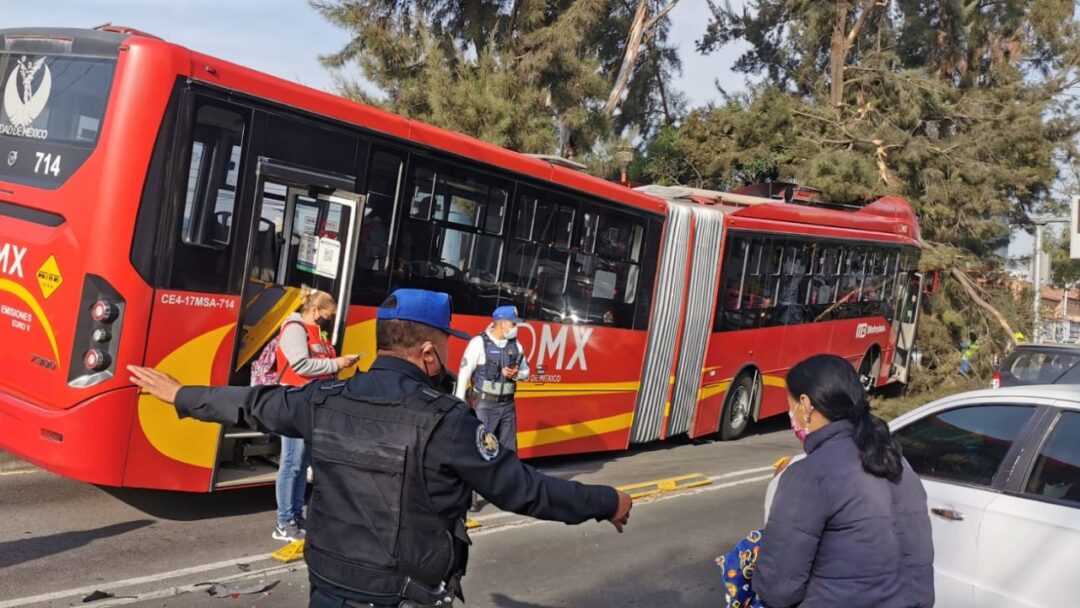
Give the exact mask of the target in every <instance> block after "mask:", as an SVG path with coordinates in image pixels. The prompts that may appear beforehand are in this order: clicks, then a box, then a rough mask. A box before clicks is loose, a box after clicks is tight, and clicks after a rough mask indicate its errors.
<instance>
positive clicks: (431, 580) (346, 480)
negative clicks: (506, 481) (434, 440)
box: [304, 383, 469, 605]
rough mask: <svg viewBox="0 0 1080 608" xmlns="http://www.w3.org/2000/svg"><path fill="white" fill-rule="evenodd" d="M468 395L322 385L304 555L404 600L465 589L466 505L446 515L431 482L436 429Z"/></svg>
mask: <svg viewBox="0 0 1080 608" xmlns="http://www.w3.org/2000/svg"><path fill="white" fill-rule="evenodd" d="M459 406H461V402H460V401H458V400H457V399H454V398H453V397H451V396H449V395H444V394H441V393H438V392H436V391H435V390H433V389H424V390H423V391H421V392H420V393H419V394H417V395H413V396H410V397H408V398H405V399H404V400H402V399H400V398H397V399H376V398H373V397H367V396H363V395H356V394H353V393H350V392H349V391H348V389H347V388H346V386H345V384H344V383H334V384H331V385H329V386H325V387H322V388H320V390H319V393H318V394H317V395H316V397H315V399H314V406H313V408H312V416H313V420H312V439H311V461H312V466H313V467H314V470H315V475H314V492H313V494H312V497H311V504H310V506H309V511H310V521H309V528H308V533H307V540H306V542H305V546H304V557H305V558H306V560H307V563H308V568H309V569H310V570H311V572H312V574H314V575H316V576H318V577H319V578H321V579H323V580H325V581H327V582H329V583H331V584H333V585H336V586H338V587H341V588H343V589H348V590H351V591H355V592H357V593H361V594H363V595H365V596H367V597H370V598H373V599H380V598H385V600H386V603H388V604H394V605H396V604H397V603H398V602H400V601H401V600H403V599H408V600H410V601H413V602H416V603H419V604H435V603H436V602H439V601H442V602H443V603H444V604H448V603H449V601H448V600H449V598H450V597H451V596H453V595H457V596H459V597H460V595H461V592H460V579H461V576H462V575H464V573H465V563H466V561H467V559H468V543H469V540H468V535H467V533H466V531H465V520H464V518H465V511H466V509H467V508H468V503H467V502H464V503H463V504H462V505H461V514H460V516H455V517H453V518H451V519H447V518H446V517H443V516H442V515H440V514H439V513H438V512H437V511H436V510H435V507H434V506H433V505H432V503H431V499H430V498H429V497H428V493H427V489H426V488H425V486H424V471H423V466H424V464H423V463H424V452H425V450H426V448H427V445H428V440H429V439H430V438H431V434H432V432H433V431H434V429H435V427H436V426H437V425H438V424H439V422H440V421H441V420H442V419H443V417H444V416H446V414H447V413H448V412H450V411H451V410H453V409H454V408H455V407H459Z"/></svg>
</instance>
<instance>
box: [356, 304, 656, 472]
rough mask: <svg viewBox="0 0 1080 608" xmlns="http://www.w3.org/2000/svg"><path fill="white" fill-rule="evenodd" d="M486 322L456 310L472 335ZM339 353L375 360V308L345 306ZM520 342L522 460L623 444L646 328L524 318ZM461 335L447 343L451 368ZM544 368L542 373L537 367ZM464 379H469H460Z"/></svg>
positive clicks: (363, 363) (367, 362)
mask: <svg viewBox="0 0 1080 608" xmlns="http://www.w3.org/2000/svg"><path fill="white" fill-rule="evenodd" d="M489 323H490V320H489V319H487V318H484V317H476V316H464V315H454V319H453V324H454V327H455V328H457V329H461V330H463V331H466V332H468V333H470V334H479V333H480V332H482V331H484V330H485V329H486V328H487V326H488V324H489ZM347 324H348V327H347V329H346V332H345V339H344V343H343V345H342V352H346V353H357V354H360V353H363V357H361V359H360V362H359V368H360V369H361V370H366V369H368V368H369V367H370V366H371V364H372V362H374V359H375V350H376V349H375V309H374V308H371V307H362V306H351V307H350V308H349V315H348V321H347ZM518 340H519V341H520V343H521V347H522V349H523V350H524V351H525V355H526V357H527V358H528V361H529V367H530V368H531V370H532V373H533V375H532V376H531V377H530V379H529V380H528V381H525V382H522V383H521V384H520V385H519V387H518V395H517V416H518V448H519V454H520V455H521V457H522V458H531V457H537V456H551V455H557V454H576V453H582V452H595V451H609V450H621V449H625V448H626V445H627V443H628V441H629V433H630V426H631V424H632V422H633V416H634V404H635V402H636V399H637V390H638V387H639V386H640V379H639V374H640V369H641V361H642V358H643V356H644V349H645V340H646V336H645V332H643V331H635V330H625V329H612V328H606V327H599V326H586V325H569V324H559V323H541V322H537V321H529V322H526V323H523V324H522V325H521V326H520V328H519V330H518ZM465 346H466V342H465V341H464V340H456V339H451V340H450V361H448V362H447V366H448V367H449V368H450V369H449V371H451V372H453V373H455V374H456V373H457V371H458V365H457V364H458V362H459V361H460V360H461V357H462V355H463V354H464V352H465ZM541 367H542V368H543V369H544V371H545V373H544V374H543V375H540V374H539V373H538V369H539V368H541ZM458 381H459V382H462V381H464V382H468V378H459V379H458Z"/></svg>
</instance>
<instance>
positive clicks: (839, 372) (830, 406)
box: [787, 355, 904, 483]
mask: <svg viewBox="0 0 1080 608" xmlns="http://www.w3.org/2000/svg"><path fill="white" fill-rule="evenodd" d="M787 389H788V393H790V394H791V397H792V398H793V399H795V400H798V399H799V397H800V396H801V395H806V396H807V397H809V398H810V403H811V405H813V407H814V409H815V410H817V411H819V412H821V414H822V415H824V416H825V417H826V418H828V419H829V420H830V421H837V420H850V421H851V424H852V425H854V427H855V431H854V434H853V438H854V439H855V446H856V447H857V448H859V454H860V456H861V457H862V466H863V470H865V471H866V472H867V473H870V474H871V475H875V476H877V477H884V478H885V479H888V480H889V481H892V482H894V483H895V482H897V481H900V475H901V473H903V471H904V465H903V460H902V458H903V455H902V453H901V451H900V446H899V445H898V444H897V443H896V441H895V440H894V439H893V437H892V434H891V433H889V426H888V425H887V424H885V421H884V420H882V419H881V418H878V417H877V416H875V415H873V414H872V413H870V402H869V401H868V400H867V398H866V389H864V388H863V385H862V383H861V382H859V375H858V373H856V372H855V368H854V367H852V366H851V364H850V363H848V362H847V361H845V360H844V359H841V358H840V357H837V356H836V355H814V356H813V357H810V358H809V359H807V360H805V361H803V362H801V363H799V364H798V365H796V366H795V367H793V368H791V371H789V372H788V375H787Z"/></svg>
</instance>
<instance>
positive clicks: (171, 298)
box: [0, 27, 923, 491]
mask: <svg viewBox="0 0 1080 608" xmlns="http://www.w3.org/2000/svg"><path fill="white" fill-rule="evenodd" d="M0 38H2V40H3V46H2V47H0V86H2V87H3V97H2V100H3V104H2V106H0V319H2V320H0V341H2V342H3V344H4V345H5V346H4V348H3V349H2V351H0V448H2V449H4V450H8V451H10V452H12V453H14V454H16V455H18V456H21V457H23V458H25V459H27V460H29V461H30V462H33V463H35V464H37V465H39V466H41V467H43V468H45V469H47V470H49V471H52V472H55V473H58V474H61V475H64V476H67V477H71V478H74V479H79V480H83V481H87V482H92V483H97V484H105V485H112V486H130V487H144V488H163V489H174V490H186V491H210V490H214V489H221V488H230V487H241V486H247V485H253V484H259V483H268V482H272V480H273V477H274V471H275V470H276V465H275V464H274V457H275V451H276V446H277V442H274V441H271V440H270V438H269V437H267V436H265V435H262V434H260V433H256V432H252V431H249V430H245V429H238V428H229V427H227V426H221V425H217V424H209V423H204V422H198V421H195V420H190V419H183V420H181V419H178V418H177V416H176V413H175V411H174V409H173V408H172V407H170V406H168V405H165V404H164V403H161V402H159V401H157V400H155V399H154V398H152V397H150V396H148V395H140V394H139V391H138V390H137V389H136V388H135V387H133V386H132V385H131V384H130V383H129V382H128V379H127V375H126V374H125V373H122V372H119V371H118V370H123V369H124V367H125V366H126V365H128V364H140V365H149V366H153V367H156V368H158V369H160V370H162V371H165V372H168V373H170V374H172V375H174V376H176V377H177V378H179V379H180V380H182V381H183V382H185V383H188V384H230V383H231V384H246V383H247V382H248V378H249V368H250V364H251V362H252V361H253V359H255V358H257V356H258V354H259V352H260V350H261V349H262V347H263V345H264V344H266V343H267V342H268V341H269V340H270V338H271V337H272V336H273V335H274V334H275V333H276V332H277V330H278V327H279V326H280V324H281V321H282V320H283V319H284V317H285V316H286V315H287V314H288V313H289V312H291V311H293V310H294V309H295V308H296V305H297V301H298V295H299V294H298V292H299V287H300V286H301V285H311V286H314V287H317V288H319V289H323V290H326V291H328V292H330V293H331V294H333V295H334V296H335V297H336V298H337V300H338V301H339V302H342V303H343V304H346V303H347V305H342V306H340V307H339V312H338V318H337V319H336V323H335V326H334V329H333V332H332V338H333V341H334V342H335V344H336V345H337V346H338V347H339V351H340V352H349V353H361V352H363V353H366V354H365V355H364V356H363V358H362V359H361V362H360V367H361V369H365V368H366V367H367V366H369V365H370V364H371V362H372V360H373V359H374V356H375V345H374V333H375V332H374V324H375V320H374V319H375V312H376V307H377V306H378V305H379V303H381V302H382V300H383V299H384V298H385V297H386V295H387V294H388V293H389V292H390V291H391V290H392V289H394V288H397V287H404V286H411V287H422V288H427V289H433V290H439V291H445V292H448V293H450V294H451V295H452V297H453V302H454V306H455V313H456V315H457V317H458V319H457V320H456V321H455V323H457V324H459V325H461V326H462V327H463V328H465V329H468V330H473V331H476V332H479V331H481V330H482V329H483V328H484V327H485V326H486V325H487V323H488V316H489V315H490V313H491V311H492V310H493V309H494V308H495V307H496V306H498V305H502V304H514V305H517V307H518V309H519V311H521V313H522V314H523V316H524V317H525V319H526V322H525V323H524V325H523V326H522V328H521V329H520V331H519V336H520V338H519V339H520V341H521V343H522V346H523V348H524V350H525V352H526V354H527V355H528V357H529V360H530V361H531V362H532V364H533V368H534V370H533V371H534V375H533V377H531V378H529V379H528V381H527V382H525V383H524V384H523V385H522V387H521V389H520V390H519V394H518V396H519V399H518V417H519V437H518V445H519V449H520V452H521V455H522V456H523V457H526V458H528V457H537V456H546V455H554V454H570V453H580V452H590V451H600V450H621V449H625V448H627V447H628V446H629V445H630V444H632V443H641V442H648V441H654V440H659V439H664V438H666V437H671V436H675V435H689V436H691V437H699V436H705V435H710V434H714V433H719V434H720V435H721V436H722V437H723V438H729V439H730V438H735V437H738V436H739V435H740V434H741V433H742V432H743V431H744V430H745V429H746V427H747V424H748V423H749V422H750V421H751V420H757V419H761V418H766V417H769V416H773V415H777V414H782V413H783V412H785V411H786V407H787V406H786V401H785V393H784V380H783V378H784V375H785V373H786V370H787V369H788V368H789V367H790V366H791V365H793V364H794V363H795V362H797V361H799V360H800V359H803V358H805V357H807V356H809V355H811V354H815V353H821V352H829V353H835V354H839V355H841V356H843V357H845V358H847V359H848V360H850V361H851V362H852V364H853V365H855V366H856V367H857V368H858V369H859V370H860V372H861V374H862V376H863V378H864V380H865V382H866V383H867V385H868V386H880V385H884V384H887V383H890V382H894V381H898V382H904V381H906V379H907V375H908V366H909V363H910V359H911V354H912V341H913V339H914V335H915V327H916V323H917V320H918V311H919V300H920V297H921V295H922V292H923V290H922V280H923V279H922V276H921V275H920V274H919V273H918V272H917V268H916V260H917V258H918V255H919V252H918V242H919V228H918V225H917V223H916V220H915V217H914V215H913V214H912V212H911V210H910V208H909V206H908V205H907V203H906V202H904V201H903V200H899V199H895V198H881V199H879V200H877V201H876V202H873V203H871V204H869V205H866V206H864V207H861V208H846V207H840V206H836V205H830V204H827V203H825V202H822V201H819V200H817V197H816V196H815V194H814V193H813V192H810V191H806V190H801V189H796V188H792V187H790V186H785V185H783V184H773V185H771V186H763V187H759V188H752V189H747V190H744V191H740V192H736V193H721V192H710V191H701V190H691V189H686V188H660V187H646V188H642V189H638V190H637V191H635V190H632V189H629V188H626V187H623V186H621V185H618V184H613V183H609V182H606V181H603V180H599V179H595V178H592V177H590V176H588V175H586V174H584V173H582V172H580V171H577V170H574V169H573V168H570V167H567V166H565V164H564V163H562V162H559V161H558V159H548V158H536V157H530V156H525V155H521V154H517V153H514V152H510V151H507V150H504V149H501V148H498V147H495V146H492V145H488V144H485V143H482V142H480V141H477V140H475V139H471V138H469V137H466V136H463V135H459V134H455V133H450V132H446V131H443V130H440V129H437V128H434V127H431V126H427V125H424V124H421V123H418V122H414V121H410V120H407V119H405V118H402V117H400V116H395V115H392V114H389V113H386V112H383V111H380V110H378V109H375V108H372V107H368V106H365V105H361V104H358V103H355V102H352V101H348V100H345V99H342V98H339V97H336V96H333V95H330V94H327V93H324V92H320V91H316V90H313V89H309V88H306V87H303V86H299V85H297V84H294V83H290V82H287V81H284V80H281V79H278V78H274V77H271V76H267V75H265V74H261V73H258V72H255V71H253V70H249V69H246V68H243V67H240V66H237V65H234V64H231V63H228V62H225V61H221V60H219V59H215V58H213V57H208V56H206V55H202V54H199V53H197V52H193V51H190V50H188V49H186V48H183V47H181V46H178V45H175V44H170V43H168V42H166V41H163V40H160V39H158V38H156V37H153V36H150V35H147V34H143V33H140V32H137V31H133V30H128V29H125V28H117V27H106V28H102V29H98V30H76V29H9V30H0ZM453 347H454V348H456V349H458V351H457V352H454V353H453V355H454V356H455V357H457V356H460V354H461V352H460V350H461V349H463V348H464V344H456V345H453Z"/></svg>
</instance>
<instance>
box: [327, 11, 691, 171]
mask: <svg viewBox="0 0 1080 608" xmlns="http://www.w3.org/2000/svg"><path fill="white" fill-rule="evenodd" d="M677 1H678V0H674V1H669V2H667V3H663V2H660V1H659V0H638V2H635V3H627V2H622V1H621V0H619V1H616V0H556V1H549V0H419V1H406V0H311V4H312V6H313V7H315V9H316V10H318V11H319V12H320V13H321V14H322V15H323V16H324V17H326V18H327V19H328V20H329V21H331V22H332V23H334V24H336V25H338V26H340V27H342V28H344V29H346V30H348V31H349V32H350V33H351V34H352V39H351V40H350V41H349V43H348V44H347V45H345V47H344V48H343V49H341V50H340V51H339V52H337V53H334V54H332V55H328V56H325V57H323V63H324V64H325V65H326V66H328V67H329V68H332V69H335V70H341V69H342V68H345V67H347V66H350V65H356V66H358V67H359V69H360V74H361V76H362V77H363V80H364V81H366V82H367V83H369V84H370V86H371V87H373V88H374V91H371V92H368V91H366V90H365V88H364V86H363V85H362V84H361V83H360V82H358V81H357V80H356V79H354V78H351V77H349V76H345V75H340V76H339V89H340V92H341V93H343V94H345V95H347V96H350V97H353V98H357V99H360V100H362V101H365V102H368V103H380V104H381V105H383V106H385V107H386V108H388V109H390V110H391V111H394V112H397V113H400V114H403V115H405V116H408V117H411V118H416V119H419V120H422V121H424V122H428V123H431V124H435V125H438V126H441V127H445V128H448V129H452V130H455V131H460V132H463V133H467V134H469V135H473V136H475V137H479V138H481V139H484V140H486V141H489V142H491V143H495V144H497V145H501V146H504V147H507V148H510V149H513V150H519V151H523V152H543V153H550V152H553V151H557V152H561V153H563V154H564V155H566V156H571V157H572V156H576V155H582V154H585V153H587V152H589V151H590V150H591V149H592V147H593V145H594V144H595V143H596V142H597V141H600V140H604V139H609V138H611V137H612V136H613V135H615V134H617V133H618V132H620V131H621V130H622V129H624V128H625V127H628V126H631V125H633V126H637V127H638V128H639V130H640V131H641V132H642V133H643V134H646V135H648V134H651V133H652V132H653V131H655V130H656V129H658V128H659V127H660V126H661V125H663V124H665V123H669V122H671V121H672V120H674V119H675V118H677V117H678V116H679V115H680V113H681V112H682V110H683V105H684V101H683V97H682V96H681V95H680V94H679V93H678V92H677V91H675V90H673V88H672V86H671V79H672V77H673V76H674V75H675V74H677V73H678V71H679V70H680V69H681V67H680V63H679V58H678V55H677V54H676V53H675V50H674V48H673V47H672V46H671V45H670V44H669V42H668V26H669V24H668V18H667V11H670V8H671V7H673V6H674V4H675V3H676V2H677ZM635 19H636V20H635Z"/></svg>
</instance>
